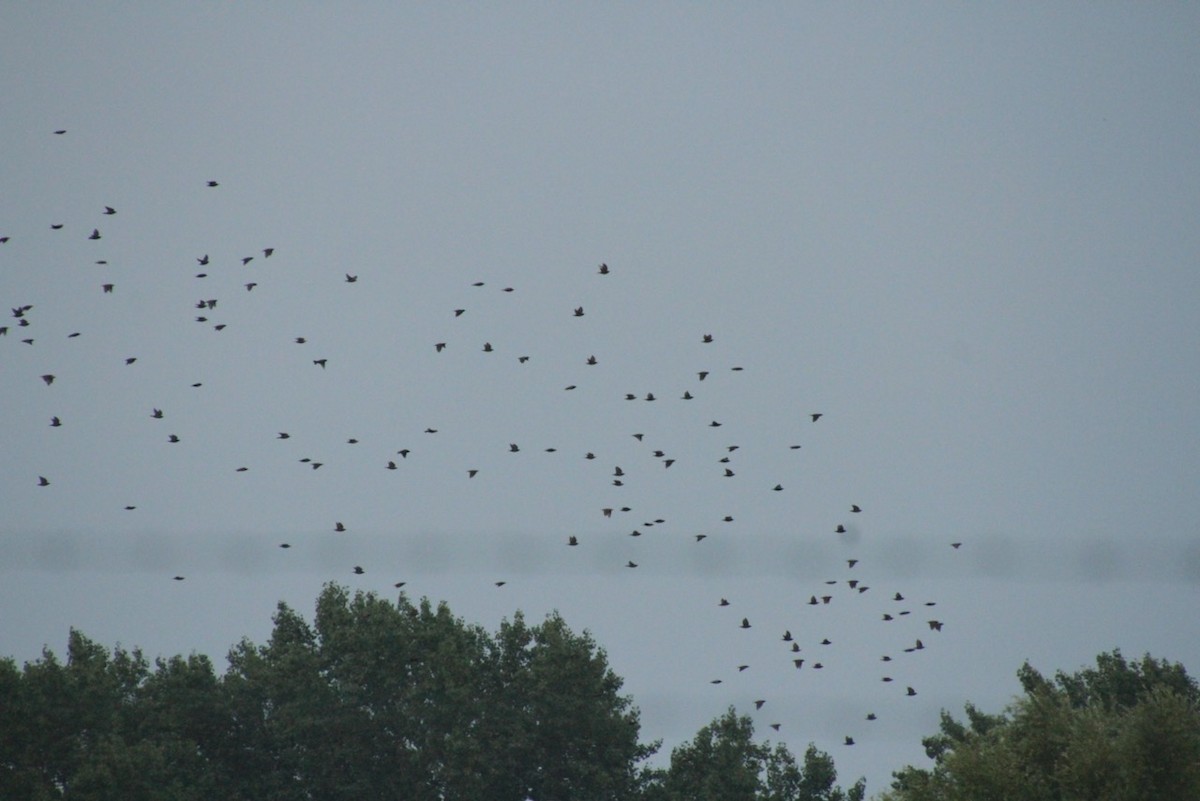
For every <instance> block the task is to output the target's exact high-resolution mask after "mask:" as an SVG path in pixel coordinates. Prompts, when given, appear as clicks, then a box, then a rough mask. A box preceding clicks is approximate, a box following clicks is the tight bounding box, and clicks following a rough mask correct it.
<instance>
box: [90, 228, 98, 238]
mask: <svg viewBox="0 0 1200 801" xmlns="http://www.w3.org/2000/svg"><path fill="white" fill-rule="evenodd" d="M99 238H100V229H99V228H93V229H92V233H91V236H89V237H88V239H99Z"/></svg>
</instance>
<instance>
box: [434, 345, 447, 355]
mask: <svg viewBox="0 0 1200 801" xmlns="http://www.w3.org/2000/svg"><path fill="white" fill-rule="evenodd" d="M433 347H434V349H435V350H436V351H437V352H438V353H441V352H442V351H443V350H445V349H446V343H445V342H438V343H435V344H434V346H433Z"/></svg>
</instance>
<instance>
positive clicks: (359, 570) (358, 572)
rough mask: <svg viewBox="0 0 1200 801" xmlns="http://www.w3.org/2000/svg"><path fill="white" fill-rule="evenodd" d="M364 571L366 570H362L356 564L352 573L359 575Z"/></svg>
mask: <svg viewBox="0 0 1200 801" xmlns="http://www.w3.org/2000/svg"><path fill="white" fill-rule="evenodd" d="M366 572H367V571H365V570H363V569H362V568H361V567H360V566H358V565H355V566H354V575H356V576H361V575H362V574H363V573H366Z"/></svg>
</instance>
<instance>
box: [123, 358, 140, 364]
mask: <svg viewBox="0 0 1200 801" xmlns="http://www.w3.org/2000/svg"><path fill="white" fill-rule="evenodd" d="M136 361H137V356H130V357H128V358H127V359H125V363H126V364H133V363H134V362H136Z"/></svg>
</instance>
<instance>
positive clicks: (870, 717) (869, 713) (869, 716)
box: [867, 712, 878, 720]
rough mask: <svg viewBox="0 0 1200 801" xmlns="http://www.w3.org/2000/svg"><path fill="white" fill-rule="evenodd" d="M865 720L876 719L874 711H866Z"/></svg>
mask: <svg viewBox="0 0 1200 801" xmlns="http://www.w3.org/2000/svg"><path fill="white" fill-rule="evenodd" d="M867 720H878V718H877V717H876V716H875V713H874V712H868V713H867Z"/></svg>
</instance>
